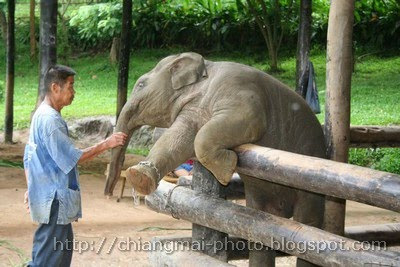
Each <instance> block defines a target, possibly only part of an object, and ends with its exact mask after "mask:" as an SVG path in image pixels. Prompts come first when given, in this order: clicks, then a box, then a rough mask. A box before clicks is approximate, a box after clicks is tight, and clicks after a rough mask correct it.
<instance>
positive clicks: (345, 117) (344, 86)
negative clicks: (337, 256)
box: [324, 0, 354, 235]
mask: <svg viewBox="0 0 400 267" xmlns="http://www.w3.org/2000/svg"><path fill="white" fill-rule="evenodd" d="M353 21H354V0H336V1H332V2H331V7H330V11H329V24H328V45H327V64H326V104H325V138H326V143H327V153H328V156H329V158H330V159H332V160H335V161H340V162H347V160H348V153H349V143H350V88H351V74H352V35H353ZM345 210H346V201H345V200H343V199H337V198H331V197H327V201H326V208H325V221H324V229H325V230H327V231H329V232H332V233H335V234H338V235H343V234H344V221H345Z"/></svg>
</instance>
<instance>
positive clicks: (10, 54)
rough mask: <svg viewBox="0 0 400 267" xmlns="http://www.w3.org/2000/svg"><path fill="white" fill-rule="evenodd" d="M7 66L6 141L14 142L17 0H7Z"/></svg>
mask: <svg viewBox="0 0 400 267" xmlns="http://www.w3.org/2000/svg"><path fill="white" fill-rule="evenodd" d="M7 11H8V12H7V18H8V23H7V63H6V64H7V66H6V101H5V102H6V103H5V105H6V107H5V121H4V141H5V142H6V143H12V139H13V123H14V72H15V64H14V62H15V0H8V1H7Z"/></svg>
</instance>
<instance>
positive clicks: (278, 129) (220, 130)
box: [105, 52, 326, 227]
mask: <svg viewBox="0 0 400 267" xmlns="http://www.w3.org/2000/svg"><path fill="white" fill-rule="evenodd" d="M142 125H151V126H155V127H162V128H168V129H167V130H166V131H165V133H164V134H163V135H162V136H161V137H160V138H159V139H158V140H157V142H156V143H155V144H154V146H153V147H152V149H151V150H150V152H149V155H148V156H147V158H146V160H145V161H143V162H141V163H139V164H137V165H135V166H132V167H130V168H128V169H127V171H126V175H127V179H128V180H129V181H130V182H131V183H132V185H133V187H134V188H135V190H136V191H137V192H139V193H142V194H145V195H147V194H150V193H151V192H153V191H154V190H155V189H156V188H157V184H158V183H159V181H160V180H161V178H162V177H163V176H164V175H165V174H167V173H168V172H169V171H171V170H173V169H174V168H176V167H177V166H179V165H180V164H182V163H183V162H185V161H186V160H187V159H189V158H192V157H196V158H197V160H198V161H199V162H200V163H201V164H202V165H203V166H204V167H206V168H207V169H208V170H209V171H210V172H211V173H212V174H213V175H214V176H215V178H216V179H217V180H218V181H219V182H220V183H221V184H222V185H227V184H228V183H229V181H230V179H231V177H232V174H233V173H234V171H235V168H236V164H237V160H238V158H237V155H236V153H235V152H233V151H232V148H234V147H236V146H239V145H242V144H245V143H254V144H258V145H261V146H266V147H270V148H275V149H280V150H285V151H289V152H294V153H298V154H303V155H309V156H314V157H321V158H324V157H326V156H325V155H326V148H325V141H324V134H323V131H322V127H321V124H320V123H319V121H318V119H317V118H316V116H315V114H314V113H313V112H312V110H311V109H310V108H309V106H308V105H307V103H306V102H305V101H304V100H303V98H301V97H300V96H299V95H298V94H297V93H295V92H294V91H293V90H291V89H290V88H289V87H288V86H286V85H285V84H283V83H282V82H280V81H278V80H277V79H275V78H273V77H272V76H270V75H268V74H267V73H265V72H262V71H260V70H257V69H255V68H253V67H250V66H247V65H243V64H239V63H234V62H214V61H209V60H205V59H204V58H203V57H202V56H201V55H200V54H197V53H193V52H188V53H181V54H177V55H171V56H168V57H166V58H164V59H162V60H161V61H160V62H159V63H158V64H157V65H156V66H155V67H154V69H152V70H151V71H150V72H148V73H146V74H144V75H143V76H141V77H140V78H139V79H138V80H137V81H136V84H135V86H134V88H133V91H132V94H131V97H130V99H129V100H128V102H127V103H126V104H125V106H124V107H123V109H122V111H121V113H120V115H119V118H118V120H117V125H116V131H121V132H124V133H127V134H128V137H129V138H130V136H131V135H132V132H133V131H134V130H135V129H137V128H138V127H139V126H142ZM125 150H126V144H125V146H123V147H118V148H114V149H113V150H112V156H111V163H110V171H109V174H108V177H107V182H106V188H105V194H106V195H110V194H111V193H112V191H113V189H114V186H115V184H116V182H117V178H118V177H119V175H120V172H121V169H122V164H123V161H124V154H125ZM240 177H241V179H242V180H243V182H244V185H245V195H246V205H247V206H250V207H253V208H256V209H260V210H263V211H267V212H270V213H272V214H275V215H279V216H282V217H286V218H290V217H292V216H293V218H294V219H295V220H297V221H300V222H302V223H306V224H309V225H312V226H316V227H321V226H322V219H323V213H324V197H323V196H322V195H318V194H315V193H311V192H305V191H301V190H296V189H293V188H288V187H285V186H281V185H278V184H274V183H269V182H266V181H263V180H260V179H257V178H254V177H249V176H246V175H243V174H240Z"/></svg>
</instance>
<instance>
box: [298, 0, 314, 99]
mask: <svg viewBox="0 0 400 267" xmlns="http://www.w3.org/2000/svg"><path fill="white" fill-rule="evenodd" d="M311 12H312V0H301V1H300V25H299V35H298V38H297V58H296V92H297V93H298V94H299V95H301V96H302V97H303V98H305V97H306V91H307V88H306V85H307V81H308V67H307V66H308V61H309V60H310V49H311V22H312V17H311Z"/></svg>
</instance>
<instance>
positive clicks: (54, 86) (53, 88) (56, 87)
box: [50, 83, 61, 93]
mask: <svg viewBox="0 0 400 267" xmlns="http://www.w3.org/2000/svg"><path fill="white" fill-rule="evenodd" d="M60 90H61V87H60V85H58V83H51V85H50V91H51V92H52V93H58V92H59V91H60Z"/></svg>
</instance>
